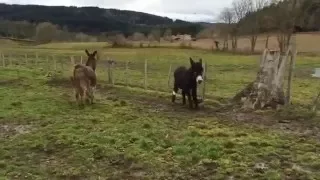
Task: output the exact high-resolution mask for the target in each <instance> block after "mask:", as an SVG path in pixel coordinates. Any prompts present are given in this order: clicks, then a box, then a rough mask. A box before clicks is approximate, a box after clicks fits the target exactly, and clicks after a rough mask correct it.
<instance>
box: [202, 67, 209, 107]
mask: <svg viewBox="0 0 320 180" xmlns="http://www.w3.org/2000/svg"><path fill="white" fill-rule="evenodd" d="M207 77H208V66H207V63H206V62H205V63H204V66H203V85H202V102H204V98H205V94H206V81H207Z"/></svg>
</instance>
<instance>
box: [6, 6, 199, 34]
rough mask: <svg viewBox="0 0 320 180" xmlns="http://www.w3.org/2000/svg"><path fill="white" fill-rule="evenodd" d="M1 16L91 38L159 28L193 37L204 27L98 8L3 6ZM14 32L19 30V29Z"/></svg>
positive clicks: (158, 17)
mask: <svg viewBox="0 0 320 180" xmlns="http://www.w3.org/2000/svg"><path fill="white" fill-rule="evenodd" d="M0 17H1V19H2V21H4V20H5V21H6V23H8V21H13V22H17V21H19V22H21V21H23V22H24V24H26V23H29V24H30V25H28V26H30V27H31V26H32V25H35V24H39V23H43V22H50V23H51V24H55V25H58V26H59V27H60V28H61V29H64V30H68V31H69V32H82V33H86V34H89V35H97V34H101V33H109V34H112V33H122V34H124V35H125V36H128V35H131V34H132V33H134V32H141V33H144V34H145V35H147V34H148V33H150V31H152V30H154V29H160V30H161V32H162V33H163V32H164V31H165V29H167V28H170V29H171V30H172V33H173V34H178V33H181V34H184V33H187V34H191V35H193V36H194V35H195V34H197V33H198V32H199V31H200V30H201V29H202V27H203V26H202V25H201V24H198V23H191V22H186V21H182V20H176V21H173V20H172V19H170V18H167V17H160V16H156V15H152V14H147V13H142V12H135V11H127V10H117V9H103V8H98V7H65V6H40V5H9V4H4V3H0ZM9 26H13V25H9ZM11 29H12V27H11ZM17 29H18V30H17ZM13 31H19V28H16V30H13ZM15 33H17V32H15ZM0 34H1V35H3V36H6V35H12V32H11V31H10V30H8V28H2V29H1V30H0ZM25 34H28V33H25ZM25 34H23V33H18V34H16V35H17V36H20V37H23V36H26V35H25Z"/></svg>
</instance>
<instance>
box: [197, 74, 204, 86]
mask: <svg viewBox="0 0 320 180" xmlns="http://www.w3.org/2000/svg"><path fill="white" fill-rule="evenodd" d="M196 81H197V83H198V84H201V83H202V81H203V78H202V76H200V75H199V76H197V78H196Z"/></svg>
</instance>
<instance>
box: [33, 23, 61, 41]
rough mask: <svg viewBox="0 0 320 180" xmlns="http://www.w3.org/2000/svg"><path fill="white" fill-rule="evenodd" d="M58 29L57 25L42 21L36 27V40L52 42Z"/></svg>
mask: <svg viewBox="0 0 320 180" xmlns="http://www.w3.org/2000/svg"><path fill="white" fill-rule="evenodd" d="M57 30H58V28H57V26H56V25H53V24H51V23H49V22H44V23H40V24H38V26H37V28H36V40H37V41H38V42H41V43H48V42H51V41H52V40H53V39H54V38H55V36H56V32H57Z"/></svg>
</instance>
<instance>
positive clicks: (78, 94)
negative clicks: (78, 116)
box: [75, 90, 80, 105]
mask: <svg viewBox="0 0 320 180" xmlns="http://www.w3.org/2000/svg"><path fill="white" fill-rule="evenodd" d="M75 96H76V101H77V104H78V105H79V103H80V102H79V100H80V99H79V98H80V93H79V91H78V90H75Z"/></svg>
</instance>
